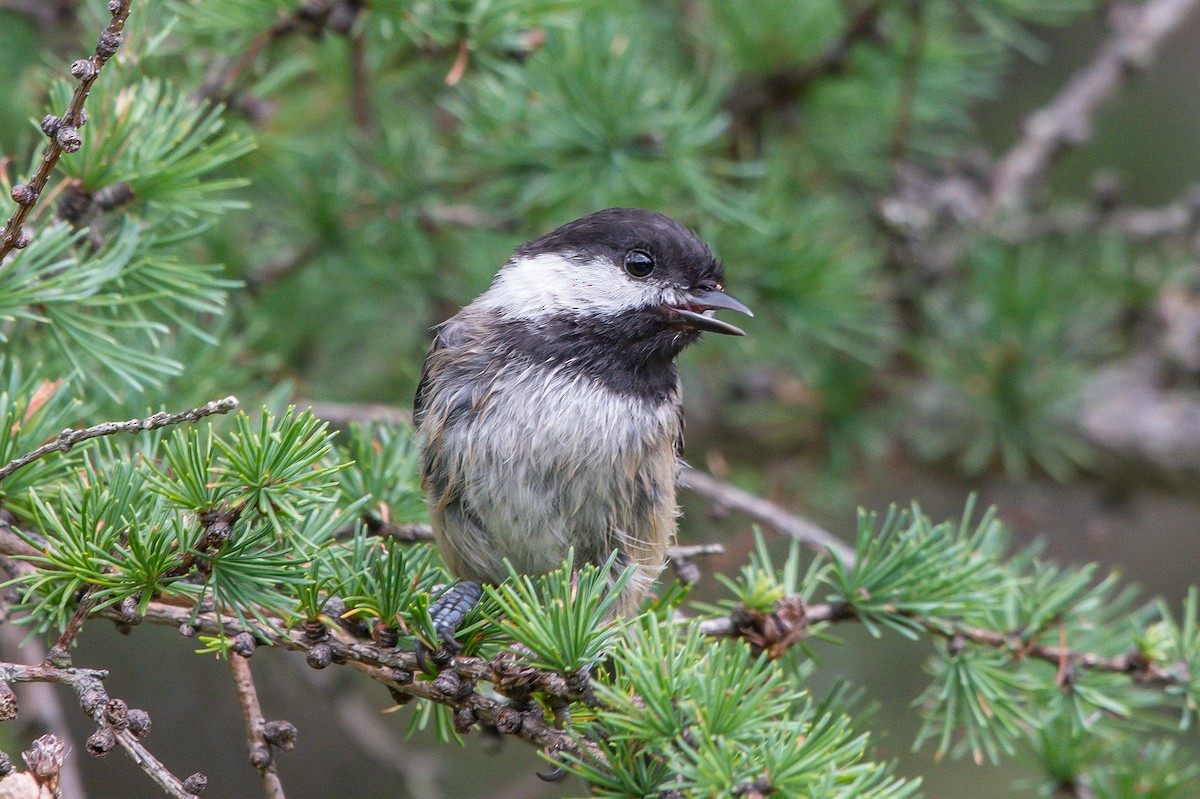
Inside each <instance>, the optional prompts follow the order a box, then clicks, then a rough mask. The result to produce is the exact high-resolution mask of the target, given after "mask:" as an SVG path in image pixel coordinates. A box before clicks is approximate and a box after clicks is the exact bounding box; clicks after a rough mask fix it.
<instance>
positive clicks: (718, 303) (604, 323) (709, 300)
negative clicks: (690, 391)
mask: <svg viewBox="0 0 1200 799" xmlns="http://www.w3.org/2000/svg"><path fill="white" fill-rule="evenodd" d="M723 279H724V269H723V268H722V266H721V263H720V261H718V260H717V259H716V258H715V257H714V256H713V254H712V251H711V250H709V248H708V246H707V245H706V244H705V243H704V242H702V241H701V240H700V239H699V238H697V236H696V234H694V233H692V231H690V230H688V229H687V228H686V227H684V226H683V225H681V224H679V223H678V222H676V221H675V220H673V219H671V218H670V217H667V216H663V215H662V214H658V213H654V212H652V211H642V210H638V209H632V208H609V209H607V210H604V211H597V212H595V213H593V214H589V215H587V216H585V217H582V218H580V219H576V220H575V221H574V222H569V223H567V224H565V225H563V226H562V227H560V228H558V229H557V230H555V231H553V232H552V233H549V234H547V235H545V236H542V237H541V238H539V239H535V240H533V241H530V242H528V243H526V244H523V245H521V246H520V247H518V248H517V250H516V252H514V253H513V257H512V258H511V259H510V260H509V262H508V263H507V264H505V266H504V267H503V268H502V269H501V270H500V272H499V273H498V274H497V275H496V278H495V281H494V282H493V283H492V286H491V288H490V289H489V290H488V291H487V293H486V294H484V295H483V296H482V297H481V298H480V300H479V304H480V305H482V306H483V307H486V308H489V309H491V310H493V311H495V312H497V313H499V314H500V315H501V316H502V317H504V318H505V319H508V320H514V321H516V320H523V321H525V322H528V323H529V324H531V325H534V326H551V325H552V326H554V327H555V328H560V327H561V326H563V325H564V324H565V325H567V326H572V325H575V326H580V325H582V326H586V327H588V328H589V329H592V330H596V329H605V330H608V331H611V333H612V338H613V339H614V340H617V341H620V340H636V341H638V342H640V343H642V344H645V345H649V346H650V347H651V348H652V349H653V350H654V351H655V352H657V353H659V354H661V355H664V356H666V357H674V355H676V354H677V353H678V352H679V350H681V349H683V347H685V346H686V345H688V344H690V343H691V342H693V341H695V340H696V339H697V338H698V337H699V335H700V333H701V332H702V331H708V332H712V333H724V334H728V335H735V336H741V335H745V334H744V333H743V332H742V330H741V329H739V328H737V327H734V326H733V325H731V324H729V323H727V322H724V321H722V320H720V319H717V318H716V317H715V316H714V313H715V312H716V311H718V310H733V311H740V312H741V313H744V314H747V315H750V316H753V314H752V313H751V312H750V309H749V308H747V307H746V306H745V305H743V304H742V303H741V302H739V301H738V300H736V299H734V298H733V297H731V296H729V295H728V294H726V293H725V292H724V289H723V286H722V283H723Z"/></svg>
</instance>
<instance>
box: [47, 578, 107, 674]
mask: <svg viewBox="0 0 1200 799" xmlns="http://www.w3.org/2000/svg"><path fill="white" fill-rule="evenodd" d="M95 592H96V586H94V585H93V586H89V587H88V588H87V589H86V590H85V591H84V592H83V595H82V596H81V597H80V598H79V604H78V605H76V606H75V612H74V613H72V614H71V618H70V619H69V620H67V624H66V626H65V627H63V631H62V633H60V634H59V636H58V640H57V641H55V642H54V646H52V647H50V651H49V652H47V653H46V663H47V664H49V665H52V666H69V665H70V664H71V644H72V643H74V641H75V636H77V635H79V631H80V629H82V628H83V623H84V622H85V621H86V620H87V617H88V616H89V615H91V612H92V608H93V607H95V606H96V601H95V599H93V597H92V595H93V594H95Z"/></svg>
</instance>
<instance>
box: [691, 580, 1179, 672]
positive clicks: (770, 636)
mask: <svg viewBox="0 0 1200 799" xmlns="http://www.w3.org/2000/svg"><path fill="white" fill-rule="evenodd" d="M857 618H858V616H857V614H856V613H855V611H854V608H853V606H851V605H849V604H847V603H845V602H830V603H824V604H818V605H805V604H804V601H803V599H802V598H801V597H799V596H787V597H784V598H782V599H780V600H779V601H778V602H776V604H775V610H774V611H773V612H771V613H761V612H759V611H755V610H750V609H748V608H742V609H741V610H740V611H739V612H736V613H734V614H732V615H730V616H727V617H720V618H715V619H705V620H704V621H702V622H701V623H700V629H701V631H702V632H703V633H704V634H705V635H711V636H719V637H733V638H745V639H746V640H747V641H749V642H750V643H751V644H753V645H754V646H755V647H756V648H757V649H759V650H761V651H765V652H768V653H770V654H771V656H772V657H778V656H779V655H781V654H782V653H783V651H785V650H786V649H787V648H790V647H791V646H793V645H795V644H796V643H798V642H799V641H801V640H803V639H804V638H807V637H808V636H809V635H810V634H811V630H812V628H813V627H815V626H816V625H818V624H823V623H832V622H843V621H854V620H856V619H857ZM907 618H909V619H911V620H912V621H914V622H916V623H917V624H919V625H920V626H921V629H923V630H925V632H927V633H929V634H930V635H932V636H935V637H939V638H944V639H946V640H948V641H950V642H951V645H952V646H955V645H956V646H960V647H961V646H962V645H963V644H965V643H968V642H969V643H972V644H977V645H979V646H986V647H991V648H993V649H1001V650H1005V651H1007V652H1008V653H1009V654H1010V655H1011V656H1012V658H1013V659H1014V660H1020V659H1024V658H1029V659H1033V660H1041V661H1044V662H1046V663H1050V664H1053V665H1054V666H1057V667H1060V668H1061V667H1062V665H1063V664H1064V663H1065V664H1069V665H1070V666H1071V667H1074V668H1080V669H1087V670H1089V671H1099V672H1106V673H1110V674H1128V675H1129V676H1130V678H1132V679H1133V680H1134V681H1135V682H1137V683H1139V684H1144V685H1157V686H1171V685H1180V684H1186V683H1187V681H1188V680H1189V676H1188V666H1187V664H1186V663H1183V662H1180V663H1173V664H1167V665H1163V664H1160V663H1155V662H1153V661H1151V660H1149V659H1147V658H1146V657H1145V656H1144V655H1143V654H1142V653H1141V652H1137V651H1134V652H1130V653H1128V654H1125V655H1117V656H1113V657H1106V656H1104V655H1098V654H1095V653H1092V652H1081V651H1078V650H1074V649H1071V648H1070V647H1067V646H1065V645H1059V646H1047V645H1044V644H1038V643H1034V642H1032V641H1030V640H1029V639H1028V636H1027V635H1026V636H1022V634H1021V632H1019V631H1015V630H1014V631H1012V632H996V631H995V630H985V629H982V628H980V627H968V626H964V625H961V624H959V623H958V622H955V621H951V620H946V619H938V618H933V617H925V616H918V615H915V614H908V615H907ZM1027 632H1028V631H1026V633H1027Z"/></svg>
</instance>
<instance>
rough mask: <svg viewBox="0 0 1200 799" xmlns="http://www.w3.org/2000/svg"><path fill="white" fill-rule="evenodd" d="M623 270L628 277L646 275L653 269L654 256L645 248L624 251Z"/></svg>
mask: <svg viewBox="0 0 1200 799" xmlns="http://www.w3.org/2000/svg"><path fill="white" fill-rule="evenodd" d="M625 271H626V272H627V273H628V274H629V276H630V277H647V276H649V274H650V273H651V272H653V271H654V256H653V255H651V254H650V253H648V252H646V251H645V250H630V251H629V252H627V253H625Z"/></svg>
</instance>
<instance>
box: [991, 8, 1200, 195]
mask: <svg viewBox="0 0 1200 799" xmlns="http://www.w3.org/2000/svg"><path fill="white" fill-rule="evenodd" d="M1198 4H1200V0H1149V1H1148V2H1147V3H1146V4H1145V5H1142V6H1138V7H1136V8H1131V7H1128V6H1123V5H1119V6H1116V7H1115V8H1114V9H1113V11H1112V16H1111V21H1112V32H1111V33H1110V34H1109V37H1108V39H1107V40H1106V41H1105V42H1104V44H1103V45H1101V47H1100V49H1099V51H1098V52H1097V53H1096V57H1095V58H1094V59H1092V61H1091V63H1089V64H1087V65H1086V66H1084V67H1083V68H1081V69H1080V70H1079V71H1077V72H1076V73H1075V74H1074V75H1072V76H1071V79H1070V80H1068V81H1067V83H1066V85H1065V86H1063V87H1062V89H1060V90H1059V92H1058V94H1056V95H1055V96H1054V99H1052V100H1051V101H1050V103H1049V104H1048V105H1046V106H1045V107H1044V108H1042V109H1040V110H1039V111H1037V112H1036V113H1035V114H1033V116H1031V117H1030V118H1029V121H1028V122H1027V123H1026V125H1025V134H1024V136H1022V137H1021V139H1020V140H1019V141H1017V143H1016V144H1015V145H1014V146H1013V147H1012V149H1010V150H1009V151H1008V153H1007V154H1006V155H1005V156H1004V157H1003V158H1002V159H1001V161H1000V163H999V164H998V165H997V167H996V172H995V175H994V177H993V179H992V189H991V205H992V207H993V209H994V210H997V211H1006V210H1008V211H1011V210H1015V209H1017V208H1019V207H1021V206H1022V205H1023V203H1024V201H1025V200H1027V199H1028V197H1029V194H1030V193H1031V192H1032V191H1033V189H1034V188H1036V187H1037V185H1038V184H1039V183H1041V181H1042V180H1043V179H1044V178H1045V176H1046V173H1047V172H1048V171H1049V169H1050V166H1051V164H1052V163H1053V162H1054V160H1055V159H1056V158H1057V157H1058V156H1059V155H1061V154H1062V153H1063V152H1065V151H1066V150H1067V149H1068V148H1070V147H1072V146H1075V145H1078V144H1082V143H1083V142H1086V141H1087V140H1088V139H1090V138H1091V135H1092V120H1093V118H1094V117H1095V115H1096V112H1097V111H1098V110H1099V108H1100V106H1101V105H1103V104H1104V102H1105V101H1107V100H1108V99H1109V98H1110V97H1111V96H1112V95H1113V93H1115V92H1116V90H1117V88H1118V87H1119V86H1120V85H1121V83H1122V82H1123V81H1124V80H1125V79H1126V78H1127V77H1129V76H1130V75H1131V74H1133V73H1136V72H1140V71H1142V70H1144V69H1145V68H1146V67H1147V66H1148V65H1149V63H1150V62H1151V61H1152V60H1153V58H1154V54H1155V53H1156V52H1157V50H1158V48H1159V47H1160V46H1161V45H1162V43H1163V41H1164V40H1165V39H1166V38H1167V36H1169V35H1170V34H1171V33H1172V32H1173V31H1174V30H1176V29H1177V28H1178V27H1179V26H1180V25H1181V24H1182V23H1183V21H1184V20H1185V19H1186V18H1187V16H1188V15H1189V14H1190V13H1192V12H1193V11H1194V10H1195V9H1196V6H1197V5H1198Z"/></svg>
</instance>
